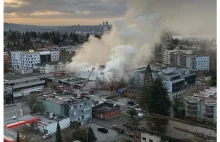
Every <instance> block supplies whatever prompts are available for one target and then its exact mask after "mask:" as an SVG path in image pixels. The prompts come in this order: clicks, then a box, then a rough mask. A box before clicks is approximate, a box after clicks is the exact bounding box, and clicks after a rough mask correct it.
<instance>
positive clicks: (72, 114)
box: [42, 91, 92, 124]
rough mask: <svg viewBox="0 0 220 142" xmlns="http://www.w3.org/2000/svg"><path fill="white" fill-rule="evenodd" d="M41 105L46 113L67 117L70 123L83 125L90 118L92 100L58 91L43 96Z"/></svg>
mask: <svg viewBox="0 0 220 142" xmlns="http://www.w3.org/2000/svg"><path fill="white" fill-rule="evenodd" d="M42 103H43V106H44V108H45V110H46V111H47V112H49V113H53V114H54V115H61V116H67V117H69V118H70V121H78V122H81V124H85V123H86V121H87V120H90V119H91V118H92V100H91V98H90V97H85V96H77V95H75V94H72V93H69V92H64V91H59V92H56V93H53V94H50V95H44V96H43V98H42Z"/></svg>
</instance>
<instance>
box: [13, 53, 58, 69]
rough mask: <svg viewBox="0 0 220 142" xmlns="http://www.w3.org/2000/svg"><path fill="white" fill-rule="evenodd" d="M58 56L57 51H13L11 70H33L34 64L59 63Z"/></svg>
mask: <svg viewBox="0 0 220 142" xmlns="http://www.w3.org/2000/svg"><path fill="white" fill-rule="evenodd" d="M59 56H60V53H59V51H37V52H35V51H33V50H29V51H13V52H11V63H12V69H13V70H21V69H24V70H28V69H35V68H36V64H39V63H44V62H52V61H59V58H60V57H59Z"/></svg>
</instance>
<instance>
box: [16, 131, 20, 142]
mask: <svg viewBox="0 0 220 142" xmlns="http://www.w3.org/2000/svg"><path fill="white" fill-rule="evenodd" d="M16 142H20V135H19V132H17V141H16Z"/></svg>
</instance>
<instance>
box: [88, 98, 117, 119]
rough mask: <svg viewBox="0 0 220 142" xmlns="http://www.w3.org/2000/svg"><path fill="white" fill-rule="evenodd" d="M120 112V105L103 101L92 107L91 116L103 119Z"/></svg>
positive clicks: (112, 116)
mask: <svg viewBox="0 0 220 142" xmlns="http://www.w3.org/2000/svg"><path fill="white" fill-rule="evenodd" d="M120 114H121V110H120V106H119V105H115V104H111V103H107V102H103V103H101V104H99V105H97V106H95V107H93V108H92V116H93V117H94V118H99V119H103V120H109V119H111V118H114V117H117V116H119V115H120Z"/></svg>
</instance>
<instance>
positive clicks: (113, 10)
mask: <svg viewBox="0 0 220 142" xmlns="http://www.w3.org/2000/svg"><path fill="white" fill-rule="evenodd" d="M127 1H128V0H4V16H5V17H4V19H5V22H11V23H22V24H35V25H68V24H86V25H89V24H101V23H102V21H109V22H111V21H112V20H113V19H115V18H118V17H122V16H123V15H124V13H125V11H126V8H127Z"/></svg>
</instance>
